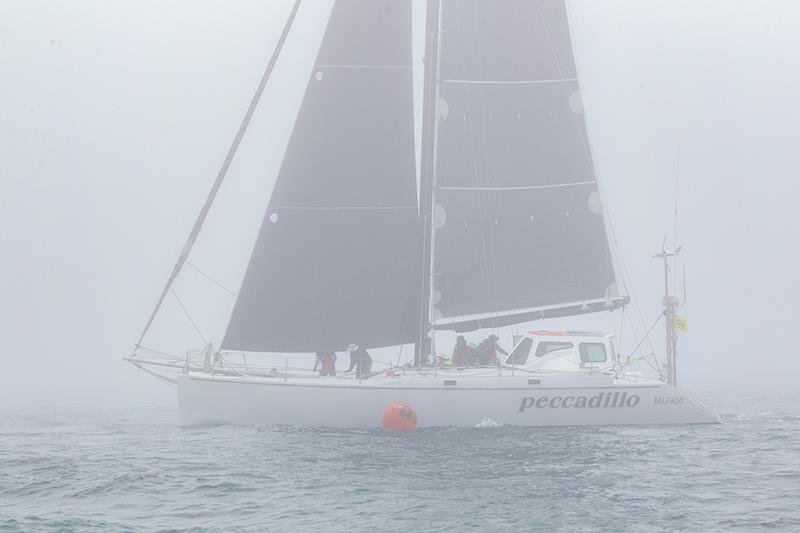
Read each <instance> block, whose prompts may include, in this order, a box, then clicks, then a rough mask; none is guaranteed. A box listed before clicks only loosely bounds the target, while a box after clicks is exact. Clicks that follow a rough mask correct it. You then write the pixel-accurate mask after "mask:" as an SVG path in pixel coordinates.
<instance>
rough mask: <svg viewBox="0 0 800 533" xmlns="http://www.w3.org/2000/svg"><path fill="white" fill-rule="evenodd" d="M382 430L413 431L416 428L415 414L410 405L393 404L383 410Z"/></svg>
mask: <svg viewBox="0 0 800 533" xmlns="http://www.w3.org/2000/svg"><path fill="white" fill-rule="evenodd" d="M381 424H382V425H383V429H388V430H389V431H414V429H416V427H417V412H416V411H414V408H413V407H411V406H410V405H407V404H404V403H393V404H390V405H389V407H387V408H386V409H384V410H383V417H382V418H381Z"/></svg>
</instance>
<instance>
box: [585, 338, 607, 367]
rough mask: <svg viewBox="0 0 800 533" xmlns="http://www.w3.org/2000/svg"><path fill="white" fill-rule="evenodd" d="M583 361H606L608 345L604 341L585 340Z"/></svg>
mask: <svg viewBox="0 0 800 533" xmlns="http://www.w3.org/2000/svg"><path fill="white" fill-rule="evenodd" d="M581 362H583V363H605V362H606V345H605V344H603V343H602V342H583V343H581Z"/></svg>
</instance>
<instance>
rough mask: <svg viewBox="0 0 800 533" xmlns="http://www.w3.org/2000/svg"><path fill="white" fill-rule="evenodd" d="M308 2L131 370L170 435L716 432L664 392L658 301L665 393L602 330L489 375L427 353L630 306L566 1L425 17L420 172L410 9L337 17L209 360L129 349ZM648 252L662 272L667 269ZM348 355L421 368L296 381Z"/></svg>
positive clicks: (550, 344) (711, 417)
mask: <svg viewBox="0 0 800 533" xmlns="http://www.w3.org/2000/svg"><path fill="white" fill-rule="evenodd" d="M300 3H301V2H300V0H296V2H295V3H294V5H293V8H292V11H291V13H290V15H289V17H288V19H287V21H286V24H285V26H284V29H283V33H282V35H281V38H280V39H279V41H278V45H277V46H276V49H275V50H274V51H273V55H272V59H271V61H270V62H269V65H268V67H267V69H266V71H265V73H264V77H263V78H262V80H261V84H260V86H259V89H258V90H257V91H256V95H255V97H254V98H253V101H252V102H251V105H250V108H249V109H248V112H247V115H246V116H245V119H244V121H243V123H242V127H241V128H240V130H239V132H238V134H237V136H236V139H235V140H234V143H233V145H232V147H231V149H230V150H229V152H228V156H227V157H226V159H225V163H224V164H223V166H222V169H221V170H220V173H219V174H218V176H217V180H216V182H215V184H214V187H213V188H212V191H211V193H210V194H209V196H208V199H207V201H206V203H205V205H204V206H203V209H202V210H201V214H200V217H199V218H198V220H197V222H196V223H195V226H194V228H193V230H192V233H191V235H190V237H189V239H188V241H187V244H186V246H184V248H183V250H182V252H181V254H180V257H179V259H178V262H177V264H176V266H175V268H174V269H173V272H172V275H171V276H170V278H169V280H168V281H167V284H166V286H165V288H164V290H163V292H162V294H161V297H160V298H159V300H158V304H157V305H156V308H155V309H154V311H153V313H152V315H151V316H150V319H149V320H148V321H147V325H146V326H145V328H144V331H143V332H142V335H141V337H140V339H139V341H138V342H137V343H136V351H135V352H134V353H133V355H131V356H130V357H127V358H126V359H127V360H128V361H130V362H131V363H133V364H135V365H136V366H138V367H139V368H142V369H144V370H146V371H148V372H151V373H153V374H154V375H157V376H159V377H161V378H162V379H165V380H167V381H169V382H171V383H173V384H174V385H175V386H176V388H177V394H178V406H179V416H180V422H181V423H182V424H202V423H210V422H225V423H233V424H257V425H272V424H294V425H305V426H328V427H380V425H381V420H382V417H383V415H384V414H385V411H386V409H387V407H388V406H391V405H402V406H404V407H407V408H408V409H411V410H413V412H414V413H415V415H416V420H417V425H418V426H420V427H436V426H475V425H476V424H480V423H482V422H485V421H487V420H488V421H489V422H490V423H491V424H508V425H519V426H566V425H577V426H581V425H607V424H690V423H692V424H694V423H718V422H719V418H718V417H717V416H716V415H715V414H714V413H713V412H712V411H711V410H710V409H708V408H707V407H706V406H704V405H703V404H701V403H700V402H699V401H697V400H696V399H695V398H693V397H692V396H691V395H690V394H689V393H687V392H686V391H685V390H683V389H682V388H680V387H678V386H677V374H676V373H675V372H674V363H675V361H676V358H675V350H674V349H675V343H674V331H675V324H674V320H675V313H674V309H675V306H676V305H677V304H676V300H675V298H674V297H672V296H670V295H669V292H670V287H669V285H668V286H667V287H666V291H667V294H666V296H665V305H666V309H667V312H665V316H667V331H668V336H669V339H668V340H670V341H671V342H670V343H668V344H669V347H670V348H671V349H670V350H669V354H668V355H669V358H668V363H669V365H672V366H669V372H668V373H667V375H666V377H664V378H662V379H659V378H650V377H646V376H643V375H641V374H639V373H634V372H630V371H629V369H628V368H627V367H626V365H625V362H626V358H625V357H623V356H622V355H621V354H619V353H618V351H617V347H616V346H615V338H614V335H611V334H607V333H603V332H591V331H590V332H586V331H560V330H559V331H545V330H535V329H534V330H532V331H528V332H523V333H522V334H519V335H515V336H514V345H513V348H512V349H511V350H510V353H508V354H507V355H501V354H498V353H496V352H494V353H492V354H491V355H492V358H491V360H490V361H488V362H487V361H480V360H467V361H463V360H462V361H448V360H447V358H446V357H444V356H441V354H445V355H447V354H448V353H449V351H450V348H451V347H450V346H446V347H442V346H440V345H437V337H438V336H440V335H450V336H452V335H454V334H461V335H470V334H471V335H473V336H474V335H477V334H480V335H484V334H485V333H487V332H499V331H505V330H504V328H509V327H514V328H516V327H519V325H522V324H528V323H531V322H534V321H536V320H540V319H549V318H556V317H577V316H579V315H583V314H587V313H606V312H613V311H614V310H618V309H620V308H622V307H624V306H625V305H627V304H628V303H629V301H630V299H629V297H628V296H627V295H625V294H624V291H623V290H622V289H621V287H622V284H621V283H619V276H618V273H617V272H618V268H617V267H616V265H615V260H614V254H613V253H612V246H611V244H610V238H609V232H608V229H607V228H608V223H607V219H606V214H605V212H604V209H603V198H602V195H601V191H600V185H599V183H598V179H597V175H596V172H595V166H594V163H593V159H592V153H591V150H590V144H589V137H588V135H587V129H586V123H585V119H584V110H583V107H582V104H581V97H580V91H579V83H578V75H577V69H576V65H575V59H574V54H573V46H572V41H571V34H570V27H569V17H568V10H567V6H566V0H537V1H530V0H506V1H503V2H497V1H495V0H428V1H427V3H426V4H425V6H426V7H425V11H426V22H425V60H424V89H423V99H422V100H423V101H422V112H421V116H422V125H421V126H422V127H421V131H422V133H421V142H420V146H421V148H420V152H421V153H420V158H419V169H418V168H417V154H416V143H415V109H414V89H413V70H414V68H413V61H412V22H413V20H414V19H413V18H412V12H411V10H412V6H411V2H398V1H397V0H336V1H335V3H334V4H333V7H332V11H331V14H330V18H329V21H328V24H327V27H326V30H325V34H324V37H323V39H322V42H321V45H320V49H319V52H318V55H317V57H316V61H315V64H314V67H313V69H312V71H311V75H310V76H309V79H308V84H307V87H306V91H305V96H304V98H303V101H302V104H301V106H300V110H299V113H298V116H297V118H296V123H295V126H294V130H293V131H292V134H291V138H290V142H289V145H288V148H287V149H286V152H285V154H284V157H283V162H282V165H281V168H280V172H279V174H278V176H277V179H276V182H275V186H274V190H273V192H272V195H271V198H270V200H269V203H268V205H267V206H266V210H265V215H264V218H263V222H262V225H261V228H260V231H259V234H258V237H257V239H256V242H255V244H254V246H253V249H252V254H251V257H250V260H249V263H248V266H247V269H246V273H245V274H244V278H243V281H242V283H241V287H240V290H239V291H238V293H237V299H236V303H235V306H234V307H233V311H232V314H231V316H230V320H229V322H228V326H227V330H226V332H225V335H224V338H223V339H222V341H221V345H220V347H219V348H215V347H214V346H213V345H212V344H209V345H208V346H207V347H206V349H205V350H201V351H197V352H188V353H187V356H186V358H185V359H184V360H175V361H167V362H163V361H158V360H157V359H156V358H153V357H151V356H148V355H147V353H146V352H143V351H142V347H143V344H142V341H143V339H144V338H145V335H147V333H148V329H149V328H150V325H151V324H152V322H153V320H154V319H155V318H156V315H157V313H158V311H159V309H160V307H161V305H162V304H163V302H164V300H165V298H166V297H167V296H168V294H169V293H170V290H171V287H172V283H173V282H174V280H175V278H176V277H177V276H178V275H179V274H180V272H181V270H182V268H183V266H184V264H185V263H186V262H187V259H188V257H189V255H190V254H191V250H192V247H193V245H194V242H195V240H196V239H197V235H198V234H199V233H200V231H201V229H202V226H203V223H204V221H205V218H206V215H207V214H208V211H209V209H210V208H211V205H212V204H213V202H214V199H215V196H216V194H217V192H218V191H219V187H220V185H221V183H222V180H223V179H224V178H225V175H226V173H227V169H228V167H229V166H230V163H231V161H232V160H233V157H234V155H235V153H236V150H237V148H238V145H239V143H240V142H241V139H242V137H243V135H244V133H245V131H246V129H247V125H248V123H249V122H250V119H251V118H252V116H253V112H254V111H255V109H256V107H257V105H258V101H259V98H260V97H261V94H262V92H263V90H264V87H265V86H266V84H267V83H268V80H269V77H270V74H271V72H272V69H273V68H274V66H275V63H276V61H277V58H278V57H279V56H280V54H281V52H282V49H283V45H284V43H285V41H286V37H287V35H288V34H289V32H290V31H291V28H292V25H293V22H294V20H295V18H296V16H297V13H298V8H299V6H300ZM662 255H663V257H664V262H665V263H664V264H665V269H666V268H667V267H668V261H669V259H670V258H671V257H673V256H674V252H669V251H667V250H664V252H663V254H662ZM670 310H671V311H670ZM670 313H671V314H670ZM470 332H472V333H470ZM352 345H357V346H359V347H361V348H366V349H369V350H373V349H377V348H383V347H391V346H395V347H398V346H399V347H402V346H411V345H413V346H414V352H413V353H414V358H413V361H408V362H406V363H405V364H403V363H402V362H401V361H399V360H398V362H397V364H396V365H392V366H391V367H390V368H376V369H374V371H373V372H370V373H368V374H366V375H365V374H363V373H360V374H358V375H356V374H353V373H350V372H341V370H340V371H339V372H338V373H335V374H334V375H321V374H330V373H320V372H316V371H314V370H312V369H311V368H294V366H292V367H291V368H290V364H289V358H290V357H291V356H292V355H293V354H313V353H320V352H325V353H330V352H339V353H342V352H343V351H345V350H346V349H347V348H348V347H350V348H353V346H352ZM255 354H285V355H286V364H285V365H284V366H282V367H277V368H276V367H269V366H268V367H263V368H256V366H254V365H253V364H252V362H251V364H249V365H248V363H247V360H248V358H249V359H250V361H252V360H253V359H254V358H255V357H256V355H255ZM437 354H439V355H437ZM309 367H310V365H309ZM169 371H174V372H173V374H172V375H168V372H169Z"/></svg>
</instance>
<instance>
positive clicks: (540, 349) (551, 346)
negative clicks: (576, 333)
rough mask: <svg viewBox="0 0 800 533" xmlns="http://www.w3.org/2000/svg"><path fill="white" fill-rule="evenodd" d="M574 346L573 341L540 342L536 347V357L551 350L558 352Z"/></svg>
mask: <svg viewBox="0 0 800 533" xmlns="http://www.w3.org/2000/svg"><path fill="white" fill-rule="evenodd" d="M570 348H572V343H571V342H540V343H539V346H537V347H536V357H542V356H543V355H547V354H549V353H550V352H557V351H558V350H568V349H570Z"/></svg>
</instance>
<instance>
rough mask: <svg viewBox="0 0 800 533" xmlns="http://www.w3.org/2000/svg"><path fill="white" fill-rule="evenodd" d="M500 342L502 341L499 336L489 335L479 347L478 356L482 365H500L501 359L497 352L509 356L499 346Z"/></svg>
mask: <svg viewBox="0 0 800 533" xmlns="http://www.w3.org/2000/svg"><path fill="white" fill-rule="evenodd" d="M498 340H500V337H498V336H497V335H489V336H488V337H486V338H485V339H483V340H482V341H481V343H480V344H479V345H478V354H479V358H480V364H481V365H483V366H488V365H497V364H500V359H499V358H498V357H497V352H500V353H501V354H503V355H508V352H507V351H505V350H504V349H502V348H501V347H500V346H499V345H498V344H497V341H498Z"/></svg>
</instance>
